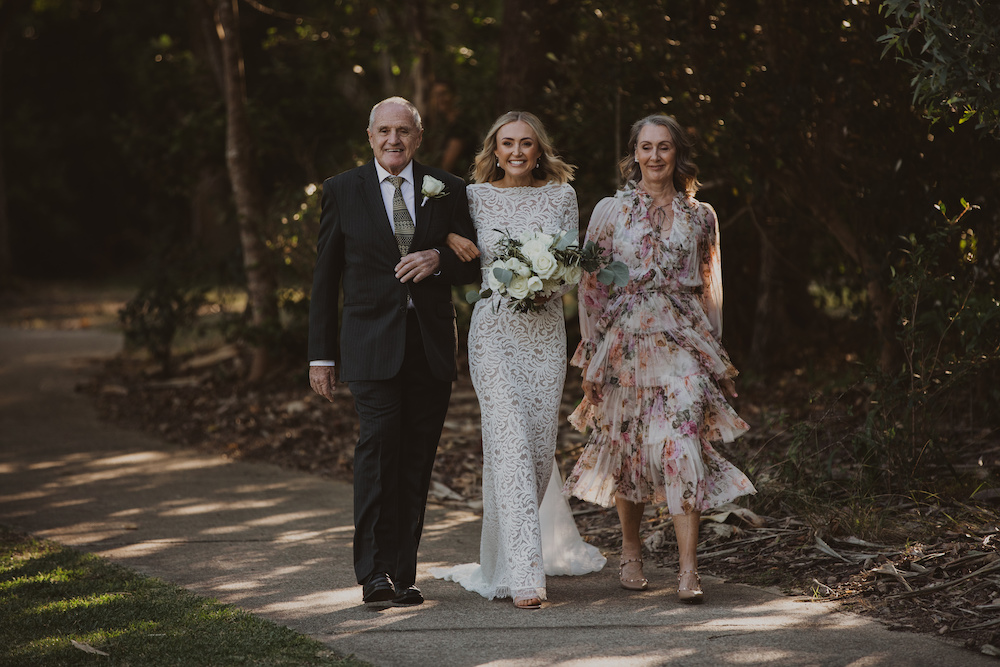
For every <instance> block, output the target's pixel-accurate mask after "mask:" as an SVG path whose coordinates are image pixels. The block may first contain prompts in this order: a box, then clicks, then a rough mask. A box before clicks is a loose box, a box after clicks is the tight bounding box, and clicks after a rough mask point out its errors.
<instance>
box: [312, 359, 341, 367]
mask: <svg viewBox="0 0 1000 667" xmlns="http://www.w3.org/2000/svg"><path fill="white" fill-rule="evenodd" d="M309 365H310V366H336V365H337V362H336V361H330V360H329V359H316V360H315V361H310V362H309Z"/></svg>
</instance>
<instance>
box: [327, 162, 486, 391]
mask: <svg viewBox="0 0 1000 667" xmlns="http://www.w3.org/2000/svg"><path fill="white" fill-rule="evenodd" d="M427 174H429V175H431V176H433V177H434V178H436V179H438V180H439V181H442V182H443V183H444V184H445V186H446V190H445V191H446V192H447V193H448V194H447V196H445V197H440V198H437V199H428V200H427V203H426V204H424V205H422V206H421V202H422V200H423V195H421V194H420V188H421V184H422V182H423V178H424V176H425V175H427ZM413 178H414V189H415V191H416V192H415V198H416V201H415V204H416V215H417V219H416V221H415V225H416V230H415V232H414V236H413V241H412V243H411V246H410V250H411V252H413V251H417V250H427V249H430V248H435V249H437V250H438V251H439V252H440V253H441V267H440V272H439V275H435V276H431V277H428V278H425V279H423V280H422V281H420V282H419V283H414V282H408V283H400V282H399V280H398V279H397V278H396V276H395V271H394V267H395V266H396V264H398V263H399V250H398V249H397V246H396V238H395V236H394V235H393V233H392V226H391V225H390V224H389V219H388V217H387V216H386V211H385V206H384V204H383V202H382V194H381V191H380V190H379V184H378V176H377V173H376V171H375V162H374V161H372V162H369V163H368V164H365V165H363V166H361V167H358V168H356V169H352V170H350V171H347V172H344V173H343V174H340V175H338V176H334V177H333V178H329V179H327V180H326V181H325V182H324V183H323V208H322V214H321V223H320V231H319V242H318V244H317V259H316V270H315V273H314V275H313V289H312V300H311V305H310V309H309V359H310V361H312V360H315V359H333V360H335V361H336V362H337V366H338V368H339V373H338V375H339V378H340V380H342V381H345V382H352V381H358V380H387V379H389V378H392V377H394V376H395V375H396V373H398V372H399V369H400V366H401V365H402V363H403V350H404V344H405V337H406V311H407V299H406V297H407V294H409V295H410V297H411V298H412V299H413V304H414V307H415V308H416V313H417V318H418V320H419V322H420V331H421V333H422V335H423V339H424V348H425V350H426V353H427V360H428V362H429V363H430V366H431V368H432V369H433V371H434V374H435V375H436V376H437V377H438V378H440V379H443V380H452V379H454V378H455V376H456V373H457V370H456V354H457V350H458V334H457V331H456V326H455V307H454V304H453V303H452V296H451V285H452V284H456V285H463V284H467V283H478V282H479V280H480V273H479V262H478V261H473V262H467V263H463V262H461V261H460V260H459V259H458V258H457V257H456V256H455V253H454V252H453V251H452V250H451V249H450V248H448V246H447V244H446V238H447V236H448V233H449V232H455V233H457V234H461V235H462V236H465V237H466V238H469V239H472V240H473V241H475V231H474V230H473V226H472V221H471V219H470V217H469V202H468V198H467V197H466V194H465V182H464V181H463V180H462V179H460V178H458V177H456V176H453V175H451V174H449V173H447V172H445V171H443V170H441V169H434V168H430V167H426V166H424V165H421V164H419V163H417V162H416V161H414V162H413ZM341 287H343V292H344V309H343V316H342V320H343V321H341V322H338V313H337V300H338V296H339V291H340V288H341Z"/></svg>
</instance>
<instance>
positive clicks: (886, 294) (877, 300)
mask: <svg viewBox="0 0 1000 667" xmlns="http://www.w3.org/2000/svg"><path fill="white" fill-rule="evenodd" d="M810 208H811V209H812V212H813V215H815V216H816V219H817V220H819V221H820V222H821V223H822V224H823V225H824V226H825V227H826V228H827V229H828V230H829V231H830V233H831V234H832V235H833V237H834V238H835V239H837V242H838V243H840V246H841V247H842V248H843V249H844V251H845V252H846V253H847V254H848V255H850V257H851V259H853V260H854V261H855V263H857V265H858V267H859V268H860V269H861V275H863V276H864V277H865V283H866V289H867V293H868V307H869V308H870V309H871V312H872V316H873V317H874V319H875V329H876V330H877V331H878V333H879V338H880V339H881V340H880V348H879V364H878V365H879V370H881V371H882V372H883V373H895V372H896V371H897V370H898V367H897V363H898V361H899V358H900V350H899V343H898V342H897V341H896V339H895V337H894V335H893V326H894V321H895V314H896V303H895V300H894V299H893V297H892V292H891V291H890V290H889V287H888V285H887V284H886V281H885V278H884V277H883V276H882V266H881V264H880V263H879V262H878V261H877V260H876V258H875V257H873V256H872V254H871V252H870V251H869V250H868V246H867V245H866V244H864V243H862V242H861V241H860V239H859V238H858V236H857V235H856V234H855V233H854V231H853V230H852V229H851V227H850V226H849V225H848V224H847V222H846V221H845V220H844V219H843V218H841V217H840V216H838V215H835V214H831V213H829V211H827V210H825V209H823V208H821V207H819V206H816V205H815V204H812V205H810Z"/></svg>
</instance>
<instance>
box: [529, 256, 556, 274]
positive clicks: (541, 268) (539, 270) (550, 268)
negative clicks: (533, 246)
mask: <svg viewBox="0 0 1000 667" xmlns="http://www.w3.org/2000/svg"><path fill="white" fill-rule="evenodd" d="M531 268H532V269H534V270H535V274H536V275H537V276H538V277H539V278H551V277H552V276H553V274H555V272H556V269H558V268H559V262H557V261H556V258H555V256H554V255H553V254H552V253H550V252H549V251H547V250H546V251H545V252H540V253H538V254H537V255H535V256H534V257H533V258H532V259H531Z"/></svg>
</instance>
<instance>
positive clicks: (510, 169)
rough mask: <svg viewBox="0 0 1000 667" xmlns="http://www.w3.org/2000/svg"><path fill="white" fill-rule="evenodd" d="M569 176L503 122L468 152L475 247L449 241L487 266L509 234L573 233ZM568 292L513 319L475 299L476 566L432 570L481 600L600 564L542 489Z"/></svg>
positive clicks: (525, 133)
mask: <svg viewBox="0 0 1000 667" xmlns="http://www.w3.org/2000/svg"><path fill="white" fill-rule="evenodd" d="M572 174H573V167H571V166H569V165H567V164H566V163H565V162H563V161H562V160H561V159H560V158H559V156H558V155H557V154H556V152H555V150H554V148H553V147H552V144H551V143H550V142H549V139H548V136H547V135H546V133H545V129H544V127H542V124H541V121H539V120H538V118H537V117H536V116H535V115H533V114H530V113H527V112H523V111H511V112H508V113H506V114H504V115H502V116H501V117H500V118H498V119H497V120H496V122H495V123H494V124H493V127H492V128H491V129H490V131H489V133H487V135H486V140H485V142H484V144H483V149H482V151H480V153H479V154H478V155H477V156H476V163H475V169H474V180H475V184H474V185H470V186H469V187H468V189H467V193H468V195H469V209H470V212H471V214H472V222H473V224H474V225H475V227H476V231H477V234H478V239H479V247H478V249H477V248H476V246H475V245H474V244H472V242H471V241H468V240H467V239H464V238H462V237H460V236H458V235H454V234H453V235H451V236H449V239H448V243H449V245H451V246H452V248H453V249H454V250H455V252H456V254H457V255H458V256H459V258H460V259H462V260H463V261H470V260H471V259H473V258H475V257H476V256H477V255H479V254H480V252H481V253H482V262H483V265H484V266H489V265H490V264H491V263H492V262H493V260H494V259H496V256H497V253H498V251H499V249H500V247H501V241H502V240H503V239H504V238H506V237H508V236H510V237H514V238H517V237H518V236H520V235H521V234H522V233H523V232H526V231H541V232H543V233H545V234H549V235H552V236H556V235H558V234H560V233H562V232H565V231H569V232H572V233H573V234H574V235H576V234H579V225H580V221H579V220H580V218H579V209H578V208H577V201H576V191H575V190H573V187H572V186H571V185H570V184H569V183H568V181H569V180H570V179H571V178H572ZM487 286H488V276H484V280H483V284H482V287H483V288H484V289H485V288H486V287H487ZM571 288H572V285H566V286H564V287H563V288H561V289H560V290H558V291H556V292H555V293H554V294H552V295H550V296H549V297H545V298H541V297H536V310H535V311H534V312H526V313H525V312H514V311H513V310H511V309H510V308H508V301H507V297H504V296H501V295H500V294H499V292H494V293H493V295H492V296H491V297H488V298H485V299H482V300H481V301H478V302H477V303H476V308H475V310H474V311H473V313H472V321H471V323H470V325H469V370H470V374H471V375H472V384H473V386H474V387H475V389H476V394H477V396H478V397H479V407H480V413H481V415H482V429H483V530H482V537H481V540H480V549H479V560H480V562H479V563H467V564H464V565H458V566H454V567H451V568H446V569H434V570H431V573H432V574H433V575H434V576H436V577H439V578H443V579H450V580H452V581H457V582H459V583H460V584H462V586H464V587H465V588H467V589H468V590H471V591H474V592H476V593H479V594H480V595H482V596H483V597H486V598H489V599H493V598H503V597H511V598H513V600H514V605H515V606H517V607H519V608H521V609H537V608H539V607H540V606H541V604H542V601H543V600H544V599H546V586H545V576H546V574H585V573H587V572H594V571H597V570H600V569H601V568H602V567H603V566H604V563H605V558H604V556H602V555H601V553H600V551H598V550H597V549H596V548H595V547H593V546H591V545H589V544H586V543H585V542H583V540H582V539H581V538H580V534H579V532H578V531H577V529H576V524H575V523H574V522H573V517H572V515H571V514H570V510H569V505H568V503H567V501H566V499H565V498H563V497H562V496H561V495H560V494H559V493H558V491H559V486H558V483H557V484H556V486H555V489H554V491H555V493H553V494H546V489H547V488H548V487H550V486H551V485H550V478H551V477H553V476H554V475H558V474H559V473H558V471H554V470H553V468H554V466H553V463H554V457H555V451H556V436H557V435H558V428H559V405H560V403H561V402H562V394H563V384H564V382H565V379H566V323H565V319H564V317H563V308H562V298H561V297H562V295H563V293H565V292H566V291H569V289H571ZM543 498H544V500H545V502H544V503H543V502H542V501H543ZM546 517H548V519H547V518H546ZM546 538H554V539H546ZM543 542H544V543H546V547H545V553H544V554H543ZM543 556H544V558H543Z"/></svg>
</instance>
